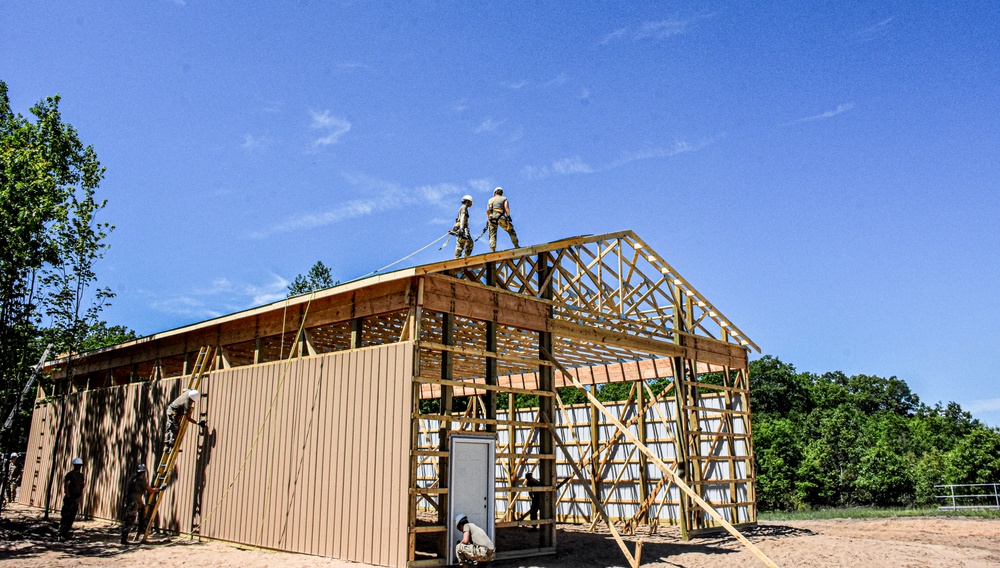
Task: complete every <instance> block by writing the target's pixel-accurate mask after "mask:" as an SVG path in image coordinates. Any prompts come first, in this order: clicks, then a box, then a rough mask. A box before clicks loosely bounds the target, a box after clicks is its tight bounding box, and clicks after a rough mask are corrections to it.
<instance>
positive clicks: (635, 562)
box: [541, 415, 642, 568]
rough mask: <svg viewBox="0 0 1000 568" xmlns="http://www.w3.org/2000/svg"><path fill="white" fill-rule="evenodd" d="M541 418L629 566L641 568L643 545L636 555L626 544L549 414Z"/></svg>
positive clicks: (637, 547) (638, 546)
mask: <svg viewBox="0 0 1000 568" xmlns="http://www.w3.org/2000/svg"><path fill="white" fill-rule="evenodd" d="M541 418H542V421H543V422H544V423H545V426H546V428H547V429H548V432H549V434H550V435H551V436H552V439H553V440H554V441H555V443H556V444H557V445H558V446H559V449H560V450H562V451H563V454H564V455H565V456H566V461H567V462H569V465H570V467H571V468H573V473H575V474H576V477H577V479H579V480H580V485H581V486H583V488H584V489H585V490H586V491H587V496H588V497H590V503H591V506H592V507H594V508H595V509H597V512H598V514H600V516H601V518H602V519H604V522H606V523H607V525H608V530H610V531H611V536H612V537H614V539H615V542H616V543H618V548H620V549H621V551H622V554H624V555H625V558H626V559H627V560H628V563H629V566H632V568H639V562H640V559H639V554H641V552H642V545H639V544H637V545H636V554H635V555H633V554H632V553H631V552H629V550H628V547H627V546H625V541H624V540H622V537H621V535H620V534H618V529H617V528H615V524H614V523H613V522H611V517H609V516H608V512H607V511H605V510H604V506H603V505H601V500H600V498H598V497H597V495H595V494H594V492H593V491H592V490H591V489H590V486H589V485H587V478H586V476H584V475H583V472H582V471H580V468H579V467H577V465H576V461H575V460H574V459H573V455H572V454H570V453H569V449H568V448H567V447H566V445H565V444H563V441H562V439H561V438H560V437H559V434H558V433H557V432H556V427H555V426H553V425H552V422H551V421H550V420H549V418H548V417H547V416H545V415H542V417H541Z"/></svg>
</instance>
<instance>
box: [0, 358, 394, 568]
mask: <svg viewBox="0 0 1000 568" xmlns="http://www.w3.org/2000/svg"><path fill="white" fill-rule="evenodd" d="M412 361H413V345H412V344H411V343H397V344H393V345H385V346H378V347H368V348H364V349H358V350H354V351H346V352H337V353H328V354H325V355H319V356H315V357H309V358H304V359H297V360H293V361H291V362H275V363H268V364H263V365H258V366H253V367H239V368H235V369H229V370H223V371H216V372H213V373H211V375H209V376H208V377H206V379H205V381H204V383H203V384H202V390H203V391H204V393H205V397H204V398H203V399H202V401H201V402H200V403H199V407H198V411H197V412H198V414H203V415H204V416H205V417H207V418H208V419H209V427H208V428H207V429H206V431H205V433H204V434H199V433H198V431H199V429H197V428H192V429H189V430H188V432H189V435H188V436H186V437H185V440H184V443H183V446H182V450H183V452H182V453H181V455H180V456H179V458H178V462H177V469H176V475H175V477H174V479H173V480H172V481H171V483H170V488H169V489H168V490H167V492H166V493H165V494H164V498H163V501H162V503H161V506H160V515H159V523H158V524H159V526H160V527H166V528H169V529H171V530H175V531H179V532H190V531H192V528H193V527H194V526H196V525H197V524H198V523H204V524H203V526H202V527H201V529H200V533H201V534H202V535H204V536H206V537H211V538H218V539H222V540H230V541H234V542H242V543H246V544H251V545H257V546H262V547H267V548H276V549H280V550H290V551H295V552H304V553H309V554H318V555H323V556H332V557H337V558H343V559H346V560H352V561H357V562H368V563H374V564H379V565H385V566H405V564H406V553H405V552H406V538H407V527H406V495H407V489H406V483H407V479H406V475H405V470H406V463H407V462H406V456H407V455H408V453H409V436H410V426H409V418H408V413H409V409H410V400H409V392H410V391H409V389H408V388H407V386H408V385H409V384H410V377H411V375H412ZM185 381H186V379H185ZM185 384H186V383H185ZM181 386H182V381H181V380H162V381H159V382H157V383H153V384H131V385H126V386H122V387H115V388H111V389H101V390H93V391H85V392H80V393H76V394H73V395H70V396H69V397H68V398H67V399H66V401H65V403H53V404H52V405H42V406H39V407H38V408H36V409H35V412H34V415H33V417H32V429H31V433H30V435H29V447H28V448H27V450H28V454H27V456H26V458H27V459H26V468H25V474H24V482H23V483H22V491H21V495H20V497H19V501H20V502H22V503H25V504H30V505H35V506H40V505H43V504H44V491H45V479H46V476H47V475H48V471H49V470H48V467H49V465H50V463H51V461H50V456H51V455H52V443H53V441H54V436H53V434H54V424H53V423H54V422H55V420H54V417H55V415H56V410H57V406H60V405H62V404H65V407H66V420H65V424H64V426H63V430H62V432H61V434H60V436H59V447H58V449H57V451H56V468H55V469H56V472H55V473H56V476H55V478H54V479H55V481H53V483H52V502H51V507H52V508H53V509H58V507H59V506H60V504H61V489H60V483H59V480H61V479H62V476H63V475H64V474H65V472H66V470H67V468H68V462H69V460H70V459H72V457H73V456H74V455H81V456H82V457H83V458H84V461H85V463H86V467H85V474H86V477H87V492H86V498H85V502H84V510H85V512H86V513H87V514H89V515H93V516H95V517H99V518H108V519H114V518H117V516H118V507H119V503H120V500H121V497H120V496H121V493H122V488H123V485H124V479H125V477H126V476H127V474H128V473H129V472H128V471H127V470H131V468H132V467H133V466H134V465H135V464H137V463H139V461H145V462H146V463H147V464H148V465H149V466H150V467H151V468H152V467H154V466H155V461H154V459H155V458H154V456H153V452H154V450H156V451H158V450H159V442H160V439H161V436H162V424H163V418H164V416H163V415H164V413H165V408H166V405H167V404H168V403H169V401H170V400H171V399H172V398H173V397H174V396H176V395H177V394H178V393H179V391H180V388H181ZM279 387H280V388H279ZM269 411H270V415H268V413H269ZM258 432H260V439H259V440H258V441H257V444H256V449H255V450H254V451H253V453H252V454H250V455H249V457H248V452H250V450H251V447H252V446H253V444H254V438H255V437H256V436H257V434H258ZM244 460H245V465H244ZM230 485H231V486H232V488H231V489H228V488H229V487H230Z"/></svg>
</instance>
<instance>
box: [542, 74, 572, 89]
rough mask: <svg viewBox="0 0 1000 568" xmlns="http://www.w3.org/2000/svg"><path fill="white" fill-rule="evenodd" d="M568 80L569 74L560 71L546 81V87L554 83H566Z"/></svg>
mask: <svg viewBox="0 0 1000 568" xmlns="http://www.w3.org/2000/svg"><path fill="white" fill-rule="evenodd" d="M566 81H569V75H567V74H565V73H560V74H558V75H556V76H555V77H553V78H552V79H551V80H549V81H548V82H547V83H545V86H546V87H551V86H553V85H564V84H565V83H566Z"/></svg>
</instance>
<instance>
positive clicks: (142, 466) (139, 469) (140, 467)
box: [135, 463, 146, 473]
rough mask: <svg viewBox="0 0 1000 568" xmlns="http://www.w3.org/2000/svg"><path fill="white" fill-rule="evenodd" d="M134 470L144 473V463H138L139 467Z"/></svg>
mask: <svg viewBox="0 0 1000 568" xmlns="http://www.w3.org/2000/svg"><path fill="white" fill-rule="evenodd" d="M135 470H136V471H137V472H139V473H146V464H144V463H141V464H139V467H137V468H136V469H135Z"/></svg>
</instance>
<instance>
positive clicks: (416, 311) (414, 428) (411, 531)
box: [351, 278, 447, 562]
mask: <svg viewBox="0 0 1000 568" xmlns="http://www.w3.org/2000/svg"><path fill="white" fill-rule="evenodd" d="M411 302H412V303H411V309H412V310H413V318H412V320H411V321H410V324H411V325H412V328H413V330H412V334H411V336H410V337H411V338H412V339H413V341H420V338H421V337H420V336H421V329H420V324H421V323H422V322H421V318H422V315H423V304H424V279H423V278H421V279H420V280H419V281H418V283H417V295H416V298H413V299H412V300H411ZM355 321H356V322H357V323H358V325H357V326H355ZM355 321H352V322H351V347H352V348H354V344H355V342H354V338H355V335H357V336H359V338H360V328H361V326H360V318H359V319H356V320H355ZM355 329H357V330H358V331H359V333H357V334H355ZM413 376H414V377H419V376H420V350H419V349H414V350H413ZM410 398H411V401H410V412H411V414H410V415H411V417H416V416H417V415H418V414H420V383H418V382H417V381H415V380H413V377H411V378H410ZM419 448H420V421H419V420H417V419H416V418H413V419H411V420H410V471H409V474H410V475H409V477H410V479H409V498H408V499H407V507H406V524H407V530H408V534H407V538H406V550H407V552H406V559H407V561H408V562H413V561H415V560H416V559H417V533H416V528H417V501H418V500H419V499H420V497H419V495H418V494H417V469H418V468H419V465H420V457H419V456H418V455H417V451H418V450H419ZM445 558H447V556H446V557H445Z"/></svg>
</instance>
